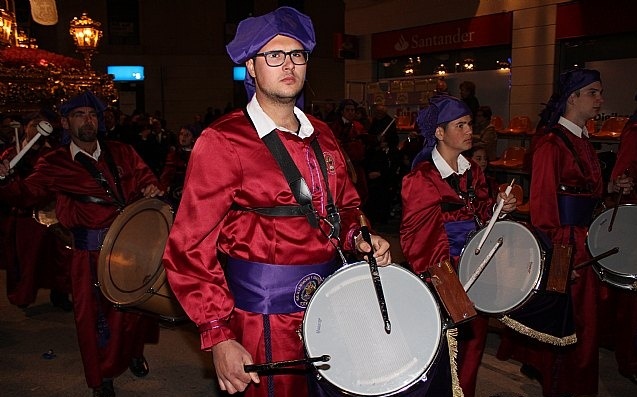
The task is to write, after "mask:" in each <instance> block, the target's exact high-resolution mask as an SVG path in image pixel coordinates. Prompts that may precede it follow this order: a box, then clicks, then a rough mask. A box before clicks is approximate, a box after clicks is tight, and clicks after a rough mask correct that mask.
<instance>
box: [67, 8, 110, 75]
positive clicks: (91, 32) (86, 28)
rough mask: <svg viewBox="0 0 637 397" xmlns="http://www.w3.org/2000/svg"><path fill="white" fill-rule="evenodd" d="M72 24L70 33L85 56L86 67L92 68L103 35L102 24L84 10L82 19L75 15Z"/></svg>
mask: <svg viewBox="0 0 637 397" xmlns="http://www.w3.org/2000/svg"><path fill="white" fill-rule="evenodd" d="M70 25H71V28H70V29H69V33H70V34H71V37H73V41H74V43H75V48H76V51H77V52H79V53H81V54H82V56H83V57H84V63H85V64H86V69H87V70H91V58H92V57H93V54H95V52H96V48H97V45H98V43H99V41H100V38H101V37H102V31H101V30H100V26H102V24H101V23H100V22H97V21H94V20H92V19H91V18H89V17H88V15H86V13H85V12H83V13H82V17H81V18H80V19H78V18H77V17H74V18H73V20H71V23H70Z"/></svg>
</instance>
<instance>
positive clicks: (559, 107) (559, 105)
mask: <svg viewBox="0 0 637 397" xmlns="http://www.w3.org/2000/svg"><path fill="white" fill-rule="evenodd" d="M596 81H599V82H600V83H601V82H602V78H601V76H600V74H599V72H598V71H597V70H593V69H573V70H569V71H568V72H564V73H562V74H561V75H560V82H559V87H558V92H557V93H556V94H553V96H551V98H550V99H549V102H548V103H547V104H546V108H545V109H544V110H543V111H542V113H540V117H541V118H542V120H540V123H542V124H546V125H547V126H548V127H551V126H553V125H554V124H556V123H557V121H558V120H559V119H560V117H561V116H562V115H563V114H564V110H565V109H566V102H567V101H568V97H569V96H571V94H572V93H574V92H575V91H577V90H579V89H582V88H584V87H586V86H587V85H589V84H592V83H594V82H596Z"/></svg>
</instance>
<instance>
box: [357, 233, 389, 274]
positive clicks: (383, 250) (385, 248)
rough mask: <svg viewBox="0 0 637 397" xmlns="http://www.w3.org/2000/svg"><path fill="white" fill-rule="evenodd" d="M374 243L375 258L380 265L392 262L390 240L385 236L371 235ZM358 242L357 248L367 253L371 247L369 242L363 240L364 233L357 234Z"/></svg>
mask: <svg viewBox="0 0 637 397" xmlns="http://www.w3.org/2000/svg"><path fill="white" fill-rule="evenodd" d="M371 239H372V245H373V246H374V258H376V263H377V264H378V266H387V265H389V264H390V263H391V252H390V251H389V242H388V241H387V240H385V239H384V238H382V237H380V236H376V235H373V234H372V235H371ZM354 242H355V244H356V250H357V251H359V252H362V253H363V254H367V253H368V252H370V250H371V248H372V247H370V246H369V244H368V243H367V242H366V241H365V240H363V236H362V235H360V234H359V235H358V236H356V240H355V241H354Z"/></svg>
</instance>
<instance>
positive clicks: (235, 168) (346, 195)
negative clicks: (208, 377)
mask: <svg viewBox="0 0 637 397" xmlns="http://www.w3.org/2000/svg"><path fill="white" fill-rule="evenodd" d="M314 45H315V36H314V28H313V26H312V22H311V20H310V18H309V17H307V16H306V15H304V14H301V13H300V12H298V11H296V10H295V9H293V8H290V7H281V8H278V9H277V10H275V11H273V12H270V13H268V14H265V15H262V16H258V17H251V18H248V19H246V20H244V21H242V22H241V23H240V24H239V25H238V29H237V34H236V36H235V38H234V39H233V40H232V41H231V42H230V43H229V44H228V46H227V50H228V54H229V55H230V58H231V59H232V60H233V61H234V62H235V63H245V65H246V67H247V73H246V81H245V83H246V89H247V91H248V97H249V98H250V101H249V103H248V105H247V107H246V108H245V109H241V110H237V111H234V112H231V113H229V114H227V115H225V116H224V117H222V118H220V119H218V120H216V121H215V122H214V123H213V124H212V125H210V126H209V127H208V128H206V129H205V130H204V131H203V132H202V134H201V135H200V136H199V138H198V139H197V142H196V143H195V147H194V149H193V151H192V154H191V156H190V161H189V163H188V170H187V172H186V181H185V183H184V190H183V195H182V198H181V204H180V207H179V211H178V212H177V216H176V219H175V222H174V224H173V227H172V229H171V231H170V236H169V238H168V242H167V245H166V250H165V253H164V265H165V268H166V273H167V276H168V280H169V282H170V285H171V287H172V289H173V292H174V293H175V295H176V297H177V298H178V300H179V301H180V303H181V304H182V306H183V308H184V310H185V311H186V313H187V314H188V315H189V317H190V318H191V319H192V320H193V321H194V322H195V324H196V325H197V326H198V328H199V332H200V334H201V348H202V350H204V351H210V352H212V359H213V362H214V368H215V371H216V375H217V379H218V382H219V386H220V388H221V389H222V390H224V391H227V392H228V393H231V394H233V393H237V392H245V394H244V395H245V396H249V397H253V396H276V397H292V396H294V397H297V396H300V397H302V396H306V395H308V380H311V379H313V380H314V381H316V377H315V376H312V372H311V371H310V370H309V369H307V368H303V367H297V368H294V369H289V370H287V371H282V373H277V374H276V375H271V374H268V376H264V377H261V378H260V377H259V376H258V374H257V373H255V372H250V373H246V372H245V370H244V364H252V363H254V362H256V363H265V362H272V361H282V360H295V359H302V358H304V351H303V342H302V341H301V339H300V338H299V334H298V332H299V330H300V327H301V323H302V319H303V313H304V308H305V307H306V306H307V303H308V300H309V296H308V295H310V294H311V292H312V290H313V289H312V288H311V287H312V285H314V287H316V285H317V284H318V283H320V282H321V281H322V280H323V279H324V278H325V277H327V276H329V275H330V274H332V273H333V272H334V271H335V270H336V268H337V267H338V266H339V265H340V264H342V262H341V260H340V259H339V258H340V255H338V253H337V247H339V246H341V247H342V249H343V250H344V251H354V250H358V251H360V252H369V250H370V249H371V247H370V246H369V244H368V243H367V242H365V241H364V240H363V239H362V237H361V236H360V235H359V230H360V225H359V216H360V215H361V211H360V210H359V206H360V199H359V197H358V195H357V193H356V190H355V188H354V186H353V185H352V182H351V181H350V179H349V177H348V174H347V168H346V164H345V160H344V158H343V155H342V153H341V151H340V147H339V144H338V142H337V140H336V138H335V137H334V135H333V134H332V132H331V131H330V129H329V127H328V126H327V125H326V124H325V123H323V122H321V121H320V120H318V119H316V118H314V117H312V116H310V115H306V114H305V113H303V112H302V111H301V109H299V107H297V106H295V103H296V101H297V100H298V98H299V94H300V93H301V91H302V88H303V84H304V81H305V72H306V68H307V64H308V60H309V58H310V56H309V55H310V52H311V51H312V49H313V48H314ZM273 141H274V142H275V143H274V144H275V145H276V142H277V141H278V142H279V143H280V144H281V145H282V151H283V152H286V153H287V154H289V157H290V160H291V161H290V163H291V164H289V163H288V164H289V167H290V168H292V169H294V168H296V169H297V170H298V172H299V174H300V177H299V178H298V179H294V180H292V181H291V183H290V184H288V181H287V180H286V177H285V176H284V173H283V170H282V168H281V167H280V166H279V164H278V163H277V161H276V160H275V157H274V156H273V154H272V153H271V152H270V150H269V149H268V146H266V143H267V144H268V145H269V144H271V143H272V142H273ZM286 168H287V167H286ZM291 186H292V188H291ZM292 189H294V191H295V192H296V193H299V195H298V196H299V200H300V202H301V203H300V202H299V200H297V197H295V195H294V194H293V193H294V192H293V191H292ZM371 242H372V245H373V248H374V251H375V254H374V256H375V258H376V260H377V262H378V265H380V266H383V265H387V264H389V262H390V260H391V256H390V251H389V243H388V242H387V241H385V240H384V239H382V238H380V237H379V236H375V235H372V236H371ZM307 287H310V288H307ZM302 291H304V292H307V293H300V292H302ZM363 334H364V332H363ZM361 336H363V335H361ZM308 376H309V378H308Z"/></svg>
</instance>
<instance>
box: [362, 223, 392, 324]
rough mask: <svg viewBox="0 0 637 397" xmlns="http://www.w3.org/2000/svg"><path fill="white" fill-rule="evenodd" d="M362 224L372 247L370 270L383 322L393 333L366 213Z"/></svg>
mask: <svg viewBox="0 0 637 397" xmlns="http://www.w3.org/2000/svg"><path fill="white" fill-rule="evenodd" d="M360 224H361V235H362V236H363V240H365V241H366V242H367V244H369V247H370V249H369V252H368V253H367V262H369V271H370V272H371V274H372V281H373V282H374V289H375V290H376V298H377V299H378V306H379V307H380V314H381V315H382V316H383V322H384V323H385V332H386V333H387V334H389V333H391V322H389V315H388V314H387V302H386V301H385V294H384V293H383V284H382V283H381V281H380V273H378V264H377V263H376V258H374V246H373V245H372V236H371V235H370V234H369V229H368V227H367V220H366V219H365V215H362V214H361V216H360Z"/></svg>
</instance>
